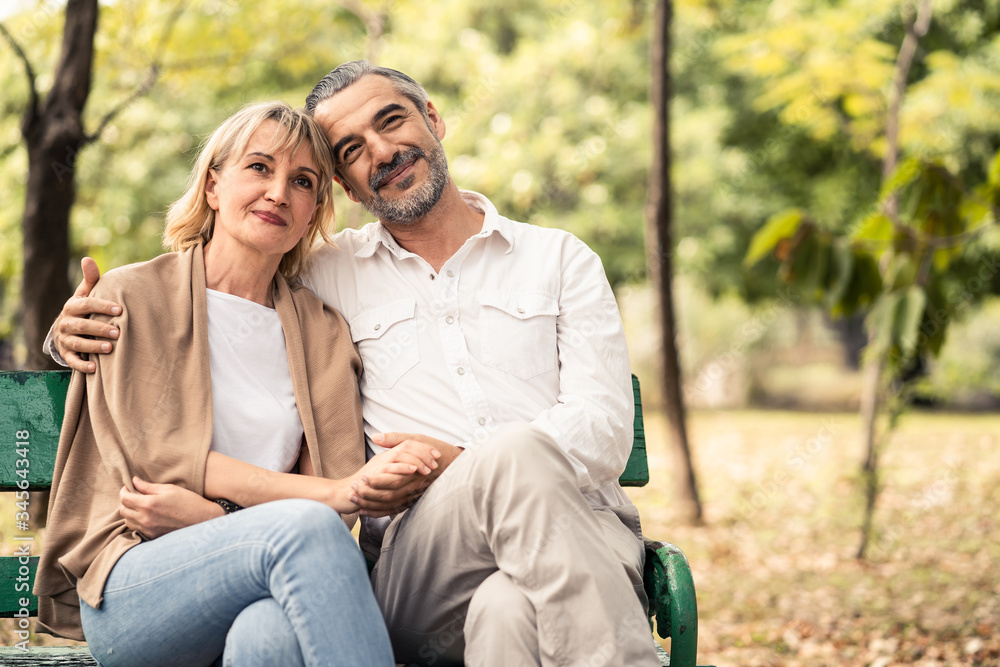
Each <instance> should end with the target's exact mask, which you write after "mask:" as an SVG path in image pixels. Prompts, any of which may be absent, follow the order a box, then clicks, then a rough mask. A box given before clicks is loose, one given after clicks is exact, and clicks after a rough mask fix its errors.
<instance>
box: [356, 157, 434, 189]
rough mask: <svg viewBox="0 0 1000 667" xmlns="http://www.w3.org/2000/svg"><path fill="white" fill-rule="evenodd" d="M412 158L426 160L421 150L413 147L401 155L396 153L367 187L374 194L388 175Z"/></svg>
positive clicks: (376, 173)
mask: <svg viewBox="0 0 1000 667" xmlns="http://www.w3.org/2000/svg"><path fill="white" fill-rule="evenodd" d="M413 158H424V159H426V158H427V154H426V153H424V151H423V149H421V148H418V147H416V146H414V147H413V148H410V149H409V150H406V151H403V152H402V153H397V154H396V157H395V158H393V160H392V162H390V163H389V164H387V165H385V166H383V167H382V168H381V169H379V170H378V171H377V172H375V174H374V175H373V176H372V177H371V179H370V180H369V181H368V187H370V188H371V189H372V191H373V192H374V191H375V190H378V189H379V188H380V187H382V183H383V182H385V180H386V179H387V178H389V175H390V174H391V173H392V172H394V171H396V170H397V169H399V168H400V167H401V166H403V164H405V163H406V162H409V161H410V160H412V159H413Z"/></svg>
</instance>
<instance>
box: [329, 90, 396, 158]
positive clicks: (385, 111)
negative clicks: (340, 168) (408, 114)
mask: <svg viewBox="0 0 1000 667" xmlns="http://www.w3.org/2000/svg"><path fill="white" fill-rule="evenodd" d="M396 111H406V107H404V106H403V105H402V104H397V103H395V102H392V103H391V104H386V105H385V106H384V107H382V108H381V109H379V110H378V111H376V112H375V115H374V116H372V123H377V122H379V121H380V120H382V119H383V118H385V117H386V116H388V115H389V114H391V113H394V112H396ZM355 136H357V135H354V134H349V135H347V136H346V137H344V138H343V139H341V140H340V141H338V142H337V143H335V144H334V145H333V154H334V155H340V150H341V149H342V148H343V147H344V146H346V145H347V144H349V143H351V141H353V140H354V138H355Z"/></svg>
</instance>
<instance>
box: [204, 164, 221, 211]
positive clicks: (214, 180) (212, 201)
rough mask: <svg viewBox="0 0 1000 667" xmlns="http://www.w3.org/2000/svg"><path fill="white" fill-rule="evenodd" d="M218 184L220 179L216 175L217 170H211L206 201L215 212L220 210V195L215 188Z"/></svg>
mask: <svg viewBox="0 0 1000 667" xmlns="http://www.w3.org/2000/svg"><path fill="white" fill-rule="evenodd" d="M218 182H219V178H218V177H217V176H216V175H215V170H214V169H209V170H208V179H207V180H206V181H205V200H206V201H207V202H208V207H209V208H210V209H212V210H213V211H218V210H219V195H218V194H216V192H215V186H216V185H217V184H218Z"/></svg>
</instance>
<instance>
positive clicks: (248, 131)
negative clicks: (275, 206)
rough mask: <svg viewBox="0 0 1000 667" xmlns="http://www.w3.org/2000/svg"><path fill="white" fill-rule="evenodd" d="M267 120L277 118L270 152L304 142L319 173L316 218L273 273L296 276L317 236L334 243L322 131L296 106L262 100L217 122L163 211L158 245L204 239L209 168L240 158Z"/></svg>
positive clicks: (183, 245) (208, 226) (328, 156)
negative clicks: (177, 196) (176, 196)
mask: <svg viewBox="0 0 1000 667" xmlns="http://www.w3.org/2000/svg"><path fill="white" fill-rule="evenodd" d="M268 120H274V121H277V122H278V126H279V129H278V131H277V132H275V135H274V137H273V138H272V140H271V146H270V150H271V151H272V152H283V151H286V150H289V151H291V152H294V151H295V150H297V149H298V148H299V147H300V146H302V145H303V144H305V145H306V146H307V147H309V148H311V149H312V154H313V161H314V162H315V163H316V167H317V171H318V172H319V182H318V183H317V184H316V203H317V204H318V207H317V209H316V216H315V217H314V218H313V221H312V224H311V225H310V226H309V231H308V232H307V233H306V235H305V236H304V237H303V238H302V240H301V241H299V242H298V243H297V244H296V245H295V247H294V248H292V249H291V250H289V251H288V252H286V253H285V256H284V257H282V258H281V264H280V265H279V266H278V271H279V272H280V273H281V275H282V276H284V277H285V280H287V281H288V282H289V283H292V282H295V281H297V280H298V277H299V273H300V272H301V271H302V269H303V267H304V265H305V260H306V256H307V255H308V253H309V250H310V248H311V247H312V246H313V244H315V243H316V242H317V241H316V240H317V237H322V239H323V241H324V242H326V243H328V244H330V245H334V243H333V239H332V238H331V234H332V233H333V229H334V212H333V173H334V171H333V165H334V162H333V153H332V151H331V149H330V144H329V143H328V142H327V140H326V137H325V136H324V134H323V130H322V129H321V128H320V127H319V125H317V124H316V121H314V120H313V119H312V117H311V116H309V115H307V114H306V112H305V111H302V110H301V109H293V108H292V107H291V106H289V105H288V104H285V103H284V102H263V103H260V104H251V105H248V106H246V107H243V108H242V109H240V110H239V111H237V112H236V113H235V114H233V115H232V116H230V117H229V119H228V120H226V121H225V122H224V123H222V125H220V126H219V127H218V128H217V129H216V130H215V132H213V133H212V136H210V137H209V138H208V141H207V142H205V146H204V147H203V148H202V149H201V154H200V155H199V156H198V160H197V162H195V165H194V169H193V170H192V171H191V175H190V176H189V177H188V186H187V189H186V190H185V191H184V194H183V195H181V197H180V199H178V200H177V201H175V202H174V203H173V204H171V205H170V208H169V209H168V210H167V219H166V226H165V227H164V230H163V245H164V246H166V247H168V248H170V249H171V250H174V251H178V250H185V249H187V248H190V247H191V246H193V245H197V244H198V243H208V242H209V241H210V240H211V239H212V232H213V231H214V229H215V211H214V210H212V208H211V207H210V206H209V205H208V198H207V197H206V195H205V185H206V183H207V182H208V171H209V170H210V169H215V170H219V169H222V168H223V167H224V166H225V165H226V163H227V162H229V160H230V158H233V157H240V156H242V154H243V151H245V150H246V147H247V144H248V143H250V137H251V136H253V133H254V132H256V131H257V129H258V128H259V127H260V126H261V125H262V124H263V123H264V122H265V121H268Z"/></svg>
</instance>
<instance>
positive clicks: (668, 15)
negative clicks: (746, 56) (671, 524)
mask: <svg viewBox="0 0 1000 667" xmlns="http://www.w3.org/2000/svg"><path fill="white" fill-rule="evenodd" d="M672 23H673V3H672V2H670V0H658V1H657V3H656V9H655V12H654V15H653V39H652V44H651V49H650V84H651V85H650V99H651V102H652V111H653V114H654V120H653V160H652V166H651V168H650V174H649V195H648V199H647V204H646V218H647V240H646V253H647V263H648V266H649V279H650V282H652V284H653V285H654V288H655V289H656V291H657V294H658V297H659V298H658V305H659V325H660V339H661V341H662V350H663V355H662V366H663V367H662V369H661V372H660V380H661V383H662V385H663V396H664V401H665V404H666V413H667V422H668V424H669V426H670V439H671V442H672V443H673V446H674V450H675V452H676V459H677V461H678V463H679V465H678V467H679V474H678V475H677V476H676V479H677V480H678V490H679V494H678V495H679V501H680V503H681V504H682V505H683V507H684V509H683V511H682V514H683V515H684V516H685V517H686V518H688V519H689V520H692V521H696V522H700V521H701V520H702V518H703V513H702V507H701V499H700V497H699V494H698V482H697V477H696V475H695V470H694V465H693V464H692V461H691V447H690V444H689V443H688V431H687V418H686V411H685V408H684V394H683V382H682V380H681V374H682V371H681V364H680V355H679V354H678V352H677V321H676V320H677V318H676V314H675V309H674V296H673V272H674V269H673V261H672V257H673V254H674V242H673V234H672V226H673V196H672V187H671V179H670V173H671V169H670V165H671V156H670V88H671V87H670V44H671V40H670V32H671V25H672Z"/></svg>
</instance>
